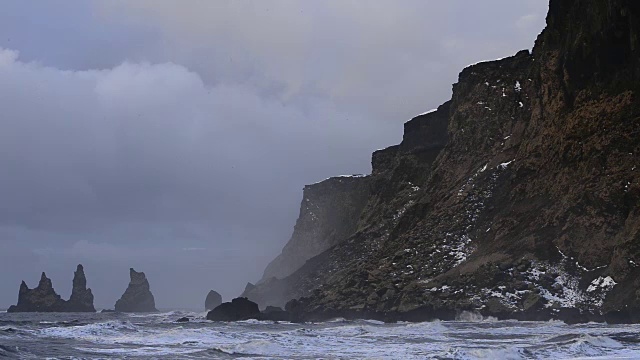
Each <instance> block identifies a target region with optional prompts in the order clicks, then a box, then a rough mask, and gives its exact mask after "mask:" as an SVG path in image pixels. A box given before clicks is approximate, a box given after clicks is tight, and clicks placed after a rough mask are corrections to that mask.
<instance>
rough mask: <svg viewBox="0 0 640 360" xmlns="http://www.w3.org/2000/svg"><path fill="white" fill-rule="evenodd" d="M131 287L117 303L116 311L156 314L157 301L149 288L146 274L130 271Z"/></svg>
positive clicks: (131, 269)
mask: <svg viewBox="0 0 640 360" xmlns="http://www.w3.org/2000/svg"><path fill="white" fill-rule="evenodd" d="M129 277H130V278H131V280H130V281H129V286H128V287H127V289H126V290H125V292H124V294H122V297H121V298H120V299H119V300H118V301H116V305H115V310H116V311H119V312H154V311H158V310H157V309H156V303H155V299H154V298H153V294H152V293H151V289H150V287H149V281H148V280H147V277H146V276H145V274H144V272H136V271H135V270H134V269H133V268H130V269H129Z"/></svg>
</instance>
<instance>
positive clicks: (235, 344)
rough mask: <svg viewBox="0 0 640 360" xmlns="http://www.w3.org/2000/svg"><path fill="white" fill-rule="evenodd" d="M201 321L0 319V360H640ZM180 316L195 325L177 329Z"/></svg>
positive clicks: (565, 338)
mask: <svg viewBox="0 0 640 360" xmlns="http://www.w3.org/2000/svg"><path fill="white" fill-rule="evenodd" d="M204 315H205V314H204V313H186V312H178V311H174V312H168V313H158V314H112V313H111V314H7V313H0V359H45V358H48V359H234V358H242V359H317V358H323V359H531V358H536V359H537V358H542V359H586V358H600V359H640V326H637V325H617V326H608V325H604V324H584V325H572V326H569V325H565V324H563V323H560V322H542V323H533V322H512V321H452V322H430V323H419V324H382V323H379V322H375V321H345V320H339V319H338V320H336V321H332V322H327V323H322V324H290V323H279V324H278V323H273V322H258V321H246V322H238V323H214V322H209V321H207V320H205V319H204ZM182 316H190V317H192V321H191V322H189V323H176V322H175V320H176V319H178V318H180V317H182ZM467 320H473V319H470V318H469V319H467ZM475 320H478V319H475Z"/></svg>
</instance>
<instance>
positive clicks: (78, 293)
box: [67, 264, 96, 312]
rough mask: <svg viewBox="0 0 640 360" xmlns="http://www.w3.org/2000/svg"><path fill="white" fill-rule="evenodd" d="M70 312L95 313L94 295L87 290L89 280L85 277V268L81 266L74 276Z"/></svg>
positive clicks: (69, 303)
mask: <svg viewBox="0 0 640 360" xmlns="http://www.w3.org/2000/svg"><path fill="white" fill-rule="evenodd" d="M67 309H68V311H74V312H95V311H96V309H95V308H94V307H93V293H92V292H91V289H87V278H86V277H85V275H84V267H83V266H82V265H81V264H79V265H78V267H77V268H76V271H75V273H74V274H73V287H72V290H71V297H70V298H69V301H67Z"/></svg>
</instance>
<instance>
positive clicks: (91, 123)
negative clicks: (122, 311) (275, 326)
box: [0, 0, 546, 307]
mask: <svg viewBox="0 0 640 360" xmlns="http://www.w3.org/2000/svg"><path fill="white" fill-rule="evenodd" d="M52 4H53V5H52ZM34 6H35V5H31V4H28V3H23V2H19V3H18V2H8V3H7V10H8V11H6V12H3V14H2V15H0V23H2V24H3V25H0V28H1V29H2V30H3V31H6V32H7V33H8V34H10V35H11V36H8V37H7V39H0V44H1V45H2V46H3V48H2V49H0V106H1V108H2V109H3V115H2V116H1V117H0V129H1V131H0V168H2V169H3V174H2V175H1V176H0V198H2V199H3V201H2V202H0V242H1V243H2V252H1V254H0V288H1V289H2V292H1V293H2V295H0V305H9V304H10V303H12V302H14V301H15V296H16V295H15V292H17V288H18V285H19V281H20V279H22V278H25V280H28V282H29V284H30V285H35V283H36V281H37V279H38V277H39V272H40V271H42V270H46V271H48V274H49V275H50V276H52V277H53V278H54V285H55V286H56V288H57V289H58V290H59V292H60V293H62V294H63V296H68V292H69V291H70V285H71V283H70V278H71V276H72V270H73V269H74V266H75V264H76V263H78V262H82V263H83V264H84V265H85V268H86V271H87V276H88V278H89V284H90V286H92V287H93V288H94V293H95V294H96V303H97V305H99V306H112V304H113V302H115V300H116V299H117V297H118V296H119V295H120V293H121V292H122V291H123V290H124V287H126V283H127V281H128V268H129V267H130V266H134V267H136V268H137V269H138V270H143V271H145V272H146V273H147V275H148V277H149V278H150V282H151V285H152V288H153V290H154V293H155V294H156V298H157V303H158V305H159V306H161V307H163V306H165V307H166V306H200V305H201V302H202V301H203V299H204V296H205V295H206V292H207V291H208V290H209V289H210V288H214V289H216V290H218V291H221V292H222V293H223V294H224V295H225V297H227V298H230V297H232V296H235V295H237V294H238V293H239V292H240V291H241V290H242V288H243V287H244V283H245V282H246V281H250V280H255V279H257V278H258V277H259V276H260V274H261V271H262V269H263V268H264V266H265V265H266V263H267V262H268V261H269V260H270V259H271V258H273V256H275V255H276V254H277V253H278V252H279V251H280V249H281V247H282V245H284V243H285V242H286V240H287V238H288V237H289V235H290V233H291V230H292V227H293V224H294V222H295V217H296V215H297V211H298V205H299V204H298V203H299V200H300V197H301V189H302V186H303V185H304V184H307V183H311V182H315V181H318V180H321V179H323V178H326V177H329V176H332V175H339V174H349V173H366V172H368V171H369V161H370V154H371V152H372V151H373V150H375V149H376V148H381V147H385V146H388V145H392V144H394V143H396V142H398V141H399V140H400V138H401V131H402V123H403V121H406V120H408V119H409V118H410V117H411V116H412V115H414V114H417V113H420V112H423V111H425V110H428V109H430V108H433V107H436V106H437V105H438V104H439V103H441V102H442V101H444V100H446V99H447V98H448V97H449V96H450V85H451V83H452V82H454V81H455V79H456V76H457V73H458V72H459V70H460V69H461V68H462V67H463V66H464V65H466V64H467V63H470V62H474V61H478V60H483V59H489V58H495V57H500V56H506V55H510V54H512V53H514V52H515V51H517V50H518V49H520V48H522V47H528V46H530V45H531V43H532V41H533V39H534V37H535V35H536V34H537V32H539V30H540V29H541V28H542V21H543V16H544V13H545V11H546V5H545V4H544V3H543V2H542V1H522V2H518V3H517V4H514V2H510V1H509V2H508V1H497V0H494V1H488V2H483V3H482V6H481V5H479V4H477V3H475V2H474V3H471V2H467V1H452V2H447V3H446V4H445V3H442V2H424V1H420V2H410V1H406V2H395V1H394V2H353V1H339V2H338V1H335V2H331V1H329V2H237V1H233V2H231V1H229V2H223V1H220V2H218V1H216V2H204V1H202V2H196V1H193V2H183V1H171V2H168V1H150V2H146V1H135V2H121V3H116V2H100V3H84V2H83V4H78V6H77V7H72V6H66V5H63V4H62V3H57V2H56V3H46V4H42V5H40V6H39V7H37V8H34ZM27 15H28V16H29V20H28V21H27V20H24V19H26V17H27ZM52 15H55V16H52ZM87 17H88V18H89V19H90V21H89V20H87ZM21 19H22V20H21ZM7 24H9V25H7ZM65 24H66V25H65ZM50 29H53V30H51V31H47V30H50ZM9 40H11V41H9ZM92 40H93V41H92ZM23 52H24V54H23Z"/></svg>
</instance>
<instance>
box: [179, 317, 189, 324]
mask: <svg viewBox="0 0 640 360" xmlns="http://www.w3.org/2000/svg"><path fill="white" fill-rule="evenodd" d="M176 322H179V323H181V322H189V318H188V317H186V316H185V317H181V318H180V319H178V320H176Z"/></svg>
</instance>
